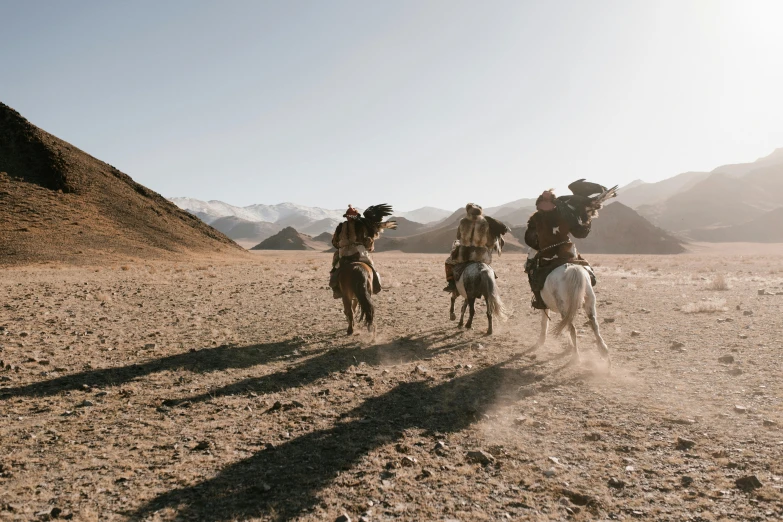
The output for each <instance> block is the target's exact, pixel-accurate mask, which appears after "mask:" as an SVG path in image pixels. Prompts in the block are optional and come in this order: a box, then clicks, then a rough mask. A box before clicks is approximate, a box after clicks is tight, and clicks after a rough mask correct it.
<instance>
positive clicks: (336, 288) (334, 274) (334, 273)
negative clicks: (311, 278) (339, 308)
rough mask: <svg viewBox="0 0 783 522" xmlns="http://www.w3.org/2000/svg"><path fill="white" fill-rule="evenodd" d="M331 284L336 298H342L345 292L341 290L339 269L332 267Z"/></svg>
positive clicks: (333, 295)
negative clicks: (338, 279) (338, 275)
mask: <svg viewBox="0 0 783 522" xmlns="http://www.w3.org/2000/svg"><path fill="white" fill-rule="evenodd" d="M329 286H330V287H331V289H332V297H334V298H335V299H340V298H341V297H342V296H343V294H342V293H341V292H340V285H339V283H338V281H337V269H336V268H332V271H331V272H329Z"/></svg>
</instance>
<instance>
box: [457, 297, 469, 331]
mask: <svg viewBox="0 0 783 522" xmlns="http://www.w3.org/2000/svg"><path fill="white" fill-rule="evenodd" d="M467 308H468V300H467V299H465V300H463V301H462V313H461V314H460V316H459V324H458V325H457V328H462V325H463V324H465V310H467Z"/></svg>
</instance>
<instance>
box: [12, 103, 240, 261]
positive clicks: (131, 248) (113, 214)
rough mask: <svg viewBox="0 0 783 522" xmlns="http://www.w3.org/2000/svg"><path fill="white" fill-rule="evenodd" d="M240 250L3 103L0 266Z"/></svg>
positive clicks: (165, 201)
mask: <svg viewBox="0 0 783 522" xmlns="http://www.w3.org/2000/svg"><path fill="white" fill-rule="evenodd" d="M241 252H242V250H241V248H240V247H239V246H238V245H237V244H236V243H234V242H233V241H231V240H230V239H229V238H228V237H226V236H225V235H223V234H221V233H220V232H218V231H216V230H215V229H213V228H211V227H209V226H207V225H206V224H204V223H203V222H202V221H201V220H199V219H198V218H196V217H195V216H192V215H190V214H188V213H187V212H184V211H182V210H180V209H179V208H177V206H175V205H174V204H172V203H171V202H169V201H168V200H166V199H165V198H163V197H162V196H161V195H160V194H157V193H155V192H153V191H152V190H150V189H148V188H146V187H144V186H142V185H140V184H138V183H136V182H134V181H133V180H132V179H131V178H130V176H128V175H127V174H123V173H122V172H120V171H119V170H117V169H116V168H114V167H112V166H111V165H108V164H106V163H104V162H102V161H100V160H98V159H96V158H94V157H92V156H90V155H89V154H87V153H85V152H83V151H81V150H79V149H78V148H76V147H74V146H73V145H71V144H69V143H66V142H64V141H62V140H60V139H58V138H56V137H55V136H52V135H51V134H49V133H47V132H45V131H43V130H41V129H39V128H38V127H36V126H35V125H33V124H31V123H30V122H28V121H27V120H26V119H25V118H23V117H22V116H21V115H20V114H19V113H18V112H16V111H15V110H13V109H11V108H10V107H8V106H7V105H4V104H2V103H0V265H8V264H25V263H35V262H49V261H52V262H54V261H61V262H68V263H77V264H85V263H86V264H92V263H96V262H97V263H103V262H107V261H111V260H128V259H130V258H133V259H148V258H180V257H186V256H192V255H193V254H204V253H236V254H241Z"/></svg>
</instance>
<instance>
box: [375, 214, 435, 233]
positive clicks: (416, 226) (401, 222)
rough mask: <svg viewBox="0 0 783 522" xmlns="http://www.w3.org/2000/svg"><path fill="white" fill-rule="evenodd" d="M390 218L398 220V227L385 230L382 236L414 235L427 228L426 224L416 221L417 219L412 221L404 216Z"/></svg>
mask: <svg viewBox="0 0 783 522" xmlns="http://www.w3.org/2000/svg"><path fill="white" fill-rule="evenodd" d="M389 219H393V220H394V221H396V222H397V228H395V229H389V230H384V231H383V236H382V237H407V236H413V235H415V234H418V233H419V232H421V231H422V230H425V229H426V228H427V227H426V226H425V225H422V224H421V223H416V222H415V221H411V220H410V219H406V218H404V217H392V218H389Z"/></svg>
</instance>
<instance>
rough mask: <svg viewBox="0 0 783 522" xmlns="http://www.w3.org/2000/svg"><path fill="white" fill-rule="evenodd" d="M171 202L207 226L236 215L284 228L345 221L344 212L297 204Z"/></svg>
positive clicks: (213, 201) (189, 199)
mask: <svg viewBox="0 0 783 522" xmlns="http://www.w3.org/2000/svg"><path fill="white" fill-rule="evenodd" d="M169 201H171V202H172V203H174V204H175V205H177V206H178V207H179V208H181V209H182V210H186V211H188V212H190V213H191V214H196V215H197V216H199V217H200V218H201V219H202V220H204V221H205V222H207V223H211V222H212V221H214V220H216V219H218V218H221V217H227V216H234V217H238V218H240V219H244V220H245V221H254V222H258V221H265V222H267V223H280V224H282V225H284V226H288V225H293V226H296V224H300V226H302V224H304V226H306V225H307V224H310V223H314V222H316V221H320V220H324V219H334V220H340V219H342V216H343V213H344V212H345V211H344V210H328V209H323V208H318V207H306V206H304V205H297V204H295V203H280V204H278V205H262V204H257V205H249V206H247V207H237V206H234V205H230V204H228V203H224V202H222V201H217V200H211V201H201V200H199V199H193V198H169Z"/></svg>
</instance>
